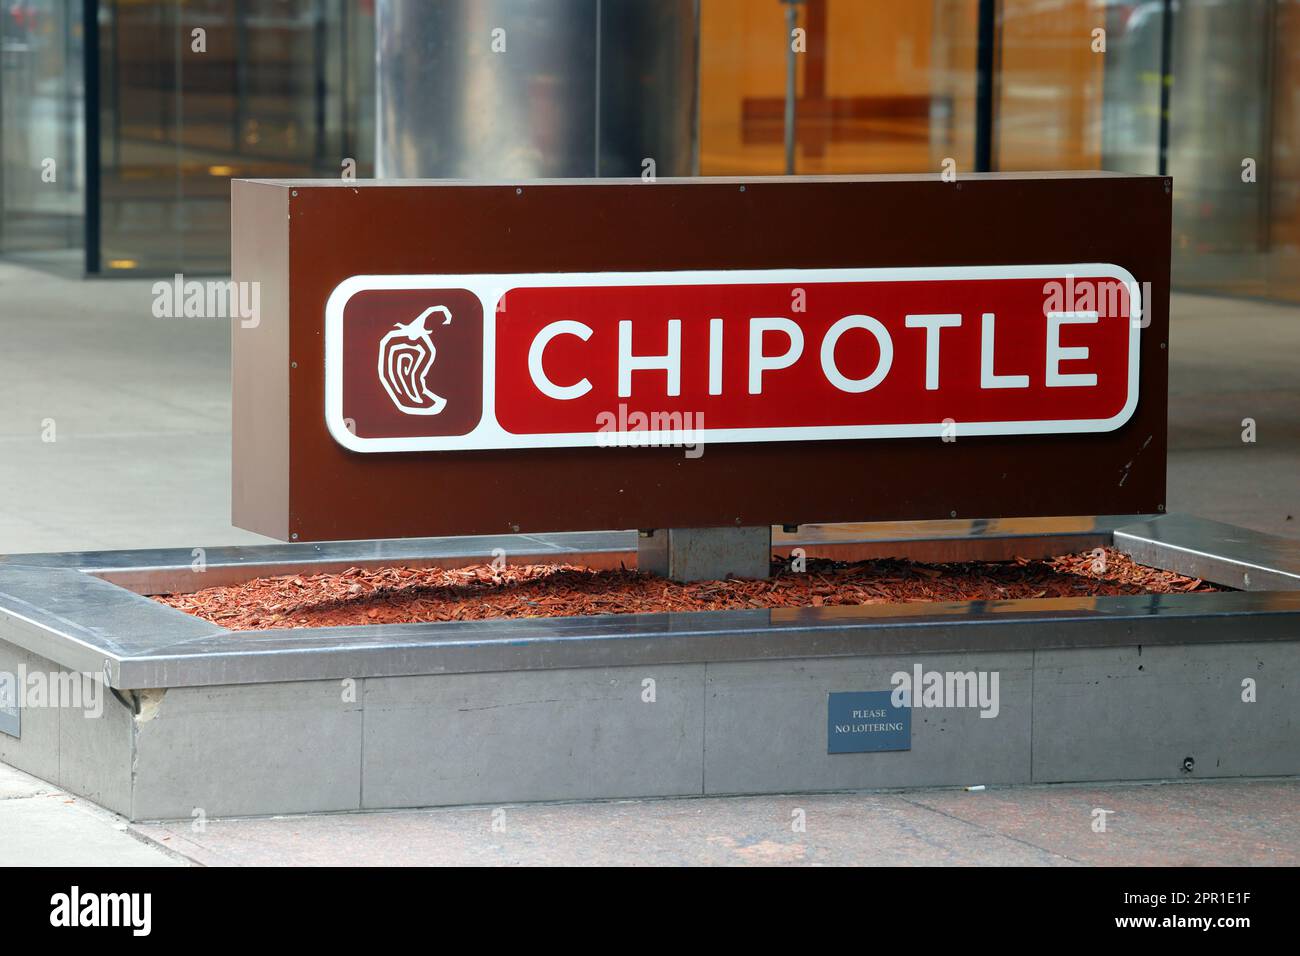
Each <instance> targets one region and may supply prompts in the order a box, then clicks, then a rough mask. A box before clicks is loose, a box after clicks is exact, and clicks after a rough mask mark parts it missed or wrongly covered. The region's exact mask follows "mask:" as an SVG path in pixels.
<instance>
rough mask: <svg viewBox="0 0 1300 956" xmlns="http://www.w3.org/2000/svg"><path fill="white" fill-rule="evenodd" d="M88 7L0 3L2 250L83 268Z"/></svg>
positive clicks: (24, 0) (40, 1)
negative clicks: (79, 252) (84, 10)
mask: <svg viewBox="0 0 1300 956" xmlns="http://www.w3.org/2000/svg"><path fill="white" fill-rule="evenodd" d="M80 17H81V4H80V3H69V2H67V0H0V252H4V253H6V254H8V255H21V256H22V257H24V258H26V259H34V260H35V261H39V262H47V263H68V264H71V265H72V266H73V267H76V266H78V265H79V261H78V259H77V258H76V249H77V248H79V247H80V245H81V241H82V235H83V229H84V219H83V216H84V209H85V184H84V180H83V168H82V157H83V153H82V150H83V147H84V143H83V136H84V130H85V122H84V106H85V97H84V95H83V91H82V56H81V19H80Z"/></svg>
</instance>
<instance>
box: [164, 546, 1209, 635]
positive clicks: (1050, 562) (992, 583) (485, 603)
mask: <svg viewBox="0 0 1300 956" xmlns="http://www.w3.org/2000/svg"><path fill="white" fill-rule="evenodd" d="M1104 553H1105V558H1104V566H1103V562H1102V561H1101V560H1099V557H1098V553H1097V552H1086V553H1083V554H1070V555H1063V556H1061V557H1057V558H1048V559H1044V560H1028V559H1024V558H1017V559H1016V560H1014V561H997V562H994V561H978V562H964V563H960V564H917V563H914V562H911V561H902V560H894V559H878V560H873V561H859V562H854V563H844V562H837V561H830V560H825V559H817V558H810V559H809V560H808V563H807V570H806V571H792V570H790V569H789V564H788V562H776V561H774V562H773V565H772V569H773V575H774V576H773V577H772V579H771V580H767V581H752V580H729V581H702V582H697V583H695V584H674V583H673V582H671V581H667V580H665V579H663V578H659V577H655V576H653V575H650V574H641V573H640V572H637V571H629V570H626V569H623V570H618V571H592V570H590V569H587V568H579V567H574V566H572V565H553V564H527V565H507V566H506V567H504V568H501V569H499V570H497V569H494V568H492V567H491V566H490V565H485V564H479V565H474V566H472V567H465V568H454V569H450V570H445V569H442V568H375V569H373V570H364V569H362V568H349V569H348V570H346V571H343V572H341V573H337V574H313V575H285V576H282V577H273V578H258V579H256V580H253V581H248V582H246V583H244V584H238V585H232V586H230V587H215V588H207V589H205V590H202V591H196V592H194V593H193V594H172V595H162V596H159V597H157V598H156V600H158V601H161V602H162V603H163V604H168V605H170V606H172V607H174V608H179V609H180V610H182V611H185V612H186V613H189V614H193V615H195V616H197V617H201V618H204V619H205V620H208V621H212V622H213V623H214V624H220V625H221V626H222V627H226V628H229V629H230V630H232V631H247V630H260V629H263V628H271V627H332V626H336V625H342V624H398V623H414V622H417V621H478V620H484V619H487V618H521V617H559V616H566V615H581V614H636V613H655V612H661V611H723V610H732V609H735V608H777V607H785V608H791V607H830V606H834V605H861V604H897V603H908V602H916V601H978V600H983V601H996V600H1007V599H1010V598H1044V597H1095V596H1100V595H1116V594H1170V593H1182V592H1188V591H1198V592H1204V591H1217V590H1221V589H1220V588H1218V587H1216V586H1214V585H1212V584H1207V583H1205V582H1204V581H1201V580H1200V579H1197V578H1187V577H1183V576H1182V575H1178V574H1174V573H1172V572H1170V571H1161V570H1157V569H1155V568H1148V567H1143V566H1142V565H1139V564H1135V563H1134V562H1133V561H1132V560H1130V559H1129V558H1128V557H1126V556H1124V555H1123V554H1120V553H1119V552H1118V551H1114V550H1111V549H1106V550H1105V552H1104Z"/></svg>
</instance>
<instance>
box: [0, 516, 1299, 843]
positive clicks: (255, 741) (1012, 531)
mask: <svg viewBox="0 0 1300 956" xmlns="http://www.w3.org/2000/svg"><path fill="white" fill-rule="evenodd" d="M1087 520H1088V521H1089V522H1092V524H1091V525H1090V526H1089V527H1087V528H1084V527H1083V526H1081V525H1068V526H1064V527H1063V528H1060V529H1057V530H1051V529H1048V528H1044V527H1042V526H1039V527H1038V528H1037V530H1035V531H1033V532H1032V533H1028V534H1025V533H1021V531H1018V530H1017V529H1016V528H1015V527H1014V525H1015V523H1011V522H1002V523H990V524H989V526H988V527H985V528H983V529H981V530H979V531H972V529H970V528H969V527H967V528H962V527H947V526H948V525H949V523H946V522H945V523H944V526H935V527H929V528H924V529H917V528H911V529H900V528H899V527H898V526H875V527H874V528H873V527H869V526H856V527H854V528H852V529H846V528H843V527H840V528H830V527H828V528H820V529H819V528H808V529H804V531H803V538H802V539H801V543H802V545H803V546H805V547H806V548H807V550H808V551H809V553H810V554H818V553H823V554H836V553H838V554H841V555H845V554H857V553H862V552H863V551H864V550H865V551H870V550H871V549H876V551H875V553H890V552H899V551H902V552H907V551H909V549H910V551H911V553H912V554H915V555H918V556H919V555H924V554H927V553H940V554H951V553H954V551H959V550H961V549H962V548H964V549H965V551H966V553H967V554H969V555H970V556H971V557H987V556H990V555H991V554H996V553H998V552H999V550H1000V549H1005V548H1008V547H1010V548H1012V549H1013V551H1014V550H1018V551H1020V552H1022V553H1034V549H1038V551H1039V553H1044V550H1045V551H1052V550H1056V551H1061V550H1068V549H1070V548H1073V547H1076V546H1079V547H1086V546H1091V545H1089V544H1080V542H1081V541H1084V540H1091V541H1096V542H1097V543H1098V544H1103V543H1104V544H1112V543H1113V544H1114V545H1116V546H1117V547H1120V548H1121V549H1122V550H1126V551H1129V552H1130V553H1133V554H1134V555H1135V556H1140V558H1139V559H1140V560H1143V561H1145V562H1147V563H1154V564H1159V565H1161V566H1165V567H1170V568H1171V569H1172V570H1177V571H1180V572H1181V573H1196V574H1199V575H1200V576H1202V577H1205V578H1206V579H1207V580H1212V581H1216V582H1217V583H1222V584H1227V585H1230V586H1234V587H1242V586H1243V584H1245V585H1246V586H1247V587H1268V588H1270V590H1247V591H1242V592H1232V593H1222V594H1200V595H1192V594H1188V595H1161V596H1144V597H1116V598H1100V599H1054V600H1048V599H1042V600H1037V601H1007V602H1000V603H998V604H997V605H990V604H981V605H975V604H968V605H960V604H942V605H906V606H895V607H866V608H820V609H810V610H798V611H727V612H715V613H706V614H680V615H644V616H627V617H594V618H565V619H547V620H526V621H485V622H474V623H467V624H418V625H385V626H372V627H365V628H326V629H309V630H299V631H259V632H245V633H240V634H232V633H231V632H229V631H224V630H222V629H221V628H217V627H215V626H213V625H211V624H207V623H206V622H203V621H199V620H196V619H194V618H191V617H188V616H186V615H183V614H180V613H179V612H176V611H173V610H172V609H170V608H166V607H163V606H161V605H159V604H157V603H156V602H152V601H149V600H147V599H145V598H143V597H141V595H140V593H137V592H144V593H148V592H149V591H150V590H151V589H155V588H156V589H158V590H164V589H174V588H175V582H176V580H177V579H178V576H180V577H183V576H184V575H185V574H186V573H188V574H194V572H192V571H188V568H189V566H190V562H191V560H192V559H191V557H190V553H189V552H177V553H175V554H167V553H158V552H155V553H153V554H152V555H147V556H146V555H144V554H141V553H138V552H135V553H132V552H113V553H108V554H100V555H94V554H87V555H46V556H32V555H28V556H21V557H16V558H9V559H4V560H3V561H2V562H0V672H9V673H15V674H16V673H20V672H21V673H26V674H29V675H30V674H44V675H59V674H63V675H68V679H69V680H71V679H72V678H73V675H76V676H78V677H81V678H82V679H85V678H84V675H86V674H93V675H96V678H95V679H96V680H102V681H106V683H107V687H108V688H110V689H111V692H110V693H107V694H104V695H103V697H102V708H101V712H100V713H99V714H98V715H97V716H87V714H86V712H85V708H80V709H79V708H76V707H68V706H44V705H42V706H33V705H28V706H25V707H23V708H21V712H20V714H19V715H18V726H17V728H11V729H17V730H18V736H14V735H13V734H12V733H6V732H0V760H3V761H5V762H7V763H10V764H13V765H14V766H17V767H19V768H20V769H23V770H26V771H28V772H30V773H33V774H36V775H37V776H41V777H45V778H46V779H49V780H51V781H53V782H55V783H57V784H58V785H59V786H60V787H63V788H65V789H67V790H69V791H71V792H74V793H78V794H81V795H83V796H85V797H87V798H89V799H91V800H94V801H95V802H97V803H100V804H102V805H104V806H107V807H109V808H110V809H113V810H115V811H117V812H119V813H122V814H124V815H125V816H127V817H129V818H131V819H135V820H139V819H161V818H187V817H190V816H192V815H195V814H196V813H199V812H201V813H202V814H205V815H208V816H228V815H258V814H283V813H304V812H316V811H339V810H366V809H385V808H396V807H418V806H433V805H449V804H498V803H515V802H523V801H535V800H570V799H572V800H582V799H600V798H612V797H652V796H689V795H701V794H708V795H716V794H733V793H778V792H779V793H789V792H800V791H818V790H842V789H875V788H893V787H924V786H952V785H971V784H1026V783H1055V782H1066V781H1099V780H1154V779H1173V778H1178V777H1187V776H1206V777H1234V776H1267V775H1289V774H1296V773H1300V726H1298V721H1300V716H1298V715H1297V710H1296V708H1295V706H1294V701H1295V694H1296V687H1297V683H1298V682H1300V590H1297V588H1300V553H1298V552H1300V549H1297V547H1296V545H1295V544H1294V543H1291V542H1287V541H1282V540H1279V539H1274V538H1268V537H1265V536H1260V535H1254V534H1251V533H1248V532H1243V531H1240V530H1239V529H1232V528H1227V527H1226V526H1222V525H1214V524H1212V523H1208V522H1199V521H1195V520H1193V519H1186V518H1178V517H1168V518H1157V519H1154V520H1151V521H1142V522H1137V523H1134V524H1126V522H1128V521H1130V520H1131V519H1087ZM958 524H959V523H957V522H953V523H951V525H953V526H956V525H958ZM787 537H788V536H787ZM575 539H576V540H575ZM1065 540H1068V541H1069V542H1070V543H1069V544H1068V545H1065V546H1062V542H1063V541H1065ZM501 542H507V543H505V544H502V543H501ZM789 543H800V542H789V541H783V540H782V536H781V535H777V543H776V547H777V548H778V549H779V548H783V547H785V546H786V545H787V544H789ZM498 546H504V547H506V548H507V553H508V554H511V555H523V554H526V553H527V554H532V555H537V554H540V555H543V556H544V555H552V556H554V557H557V558H558V557H565V558H566V559H569V560H574V559H575V557H576V558H577V559H579V560H588V561H596V560H599V559H600V558H601V556H605V557H610V556H615V555H620V554H623V553H625V552H634V551H635V546H636V545H635V536H634V534H632V533H611V534H609V535H581V536H561V535H554V536H545V537H539V538H524V537H518V538H506V539H460V540H455V541H426V542H401V543H396V542H394V543H378V542H364V543H354V544H348V545H331V546H285V547H273V548H266V549H260V548H251V549H228V550H223V551H218V550H216V549H214V550H213V551H211V552H209V555H208V565H207V570H206V571H204V572H203V573H204V574H205V575H209V577H205V578H204V579H203V580H202V581H201V582H200V583H199V584H195V583H194V581H193V580H191V581H190V583H189V586H190V587H194V586H201V585H205V584H213V583H217V582H218V580H221V579H227V580H236V579H239V577H241V576H242V577H243V578H251V577H254V576H257V575H260V574H265V573H274V572H272V571H269V570H268V569H270V568H280V567H285V566H291V567H294V568H297V569H303V568H307V567H310V568H323V567H326V566H332V564H339V563H342V564H343V566H346V565H347V564H348V563H351V564H358V563H372V564H378V563H385V562H392V561H409V560H411V559H412V557H413V556H414V555H415V554H416V553H418V554H419V555H420V557H421V559H422V560H427V561H430V562H434V561H438V562H445V563H465V562H466V561H470V560H474V559H475V558H477V557H479V556H481V555H482V554H484V553H486V554H490V553H491V550H492V548H494V547H498ZM530 549H531V550H530ZM837 549H838V550H837ZM854 549H857V550H854ZM927 549H929V552H927ZM1153 555H1154V556H1157V557H1159V558H1160V560H1153ZM521 559H522V558H521ZM1193 566H1195V567H1196V568H1197V569H1199V570H1189V569H1190V568H1192V567H1193ZM1244 576H1249V578H1250V581H1249V583H1246V582H1244V581H1243V580H1242V579H1243V577H1244ZM160 582H167V587H166V588H163V587H160V586H159V583H160ZM918 664H919V665H921V666H922V667H923V669H924V670H926V671H940V672H972V671H973V672H986V673H997V674H998V677H999V685H998V686H999V695H998V707H997V716H996V717H994V718H985V717H981V716H980V711H979V709H977V708H975V707H946V708H927V707H916V706H914V707H913V709H912V719H911V749H910V750H905V751H894V752H881V753H849V754H828V753H827V732H828V731H827V706H828V704H827V698H828V695H829V694H830V693H833V692H841V691H872V690H888V689H889V688H890V686H891V683H890V679H891V675H892V674H894V673H895V672H898V671H905V672H910V671H912V670H913V668H914V667H915V666H916V665H918ZM1247 680H1249V681H1252V682H1253V684H1252V685H1251V688H1252V691H1251V693H1246V688H1245V686H1244V684H1243V682H1245V681H1247ZM55 682H57V677H56V678H55ZM1251 694H1253V697H1254V699H1253V701H1247V700H1244V699H1243V697H1244V696H1251Z"/></svg>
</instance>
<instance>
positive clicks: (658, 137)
mask: <svg viewBox="0 0 1300 956" xmlns="http://www.w3.org/2000/svg"><path fill="white" fill-rule="evenodd" d="M376 34H377V35H376V50H377V52H376V88H377V91H378V92H377V103H376V131H375V138H376V144H375V170H376V173H375V174H376V176H377V177H379V178H397V179H409V178H425V177H428V178H437V177H449V178H464V179H523V178H532V177H569V176H640V175H642V172H643V170H644V169H646V168H647V165H646V164H645V160H647V159H649V160H653V161H654V173H655V175H657V176H689V175H693V174H694V173H695V172H696V126H697V123H696V88H697V83H698V5H697V2H696V0H549V2H547V3H544V4H543V3H536V2H530V0H443V2H440V3H437V4H431V3H428V2H427V0H379V3H378V7H377V10H376Z"/></svg>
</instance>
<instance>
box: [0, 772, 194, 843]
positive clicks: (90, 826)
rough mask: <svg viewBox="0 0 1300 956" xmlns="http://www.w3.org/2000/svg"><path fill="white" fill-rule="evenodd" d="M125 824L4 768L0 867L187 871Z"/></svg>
mask: <svg viewBox="0 0 1300 956" xmlns="http://www.w3.org/2000/svg"><path fill="white" fill-rule="evenodd" d="M187 862H188V861H186V860H184V859H182V858H181V857H180V856H179V855H177V854H175V853H171V852H169V851H167V850H164V849H162V848H161V847H159V846H157V845H155V844H154V843H153V842H151V841H150V840H147V839H145V838H143V837H141V836H139V835H138V834H136V833H134V832H132V830H131V829H130V827H129V826H128V825H127V823H126V821H125V820H123V819H122V818H121V817H119V816H117V815H116V814H113V813H110V812H109V811H107V810H104V809H103V808H101V807H97V806H95V804H93V803H90V802H88V801H86V800H84V799H82V798H81V797H74V796H73V795H72V794H68V793H64V792H62V791H61V790H59V789H58V788H57V787H55V786H54V785H53V784H48V783H46V782H45V781H44V780H38V779H37V778H36V777H33V776H31V775H30V774H25V773H23V772H22V771H21V770H15V769H14V768H13V767H10V766H9V765H8V764H3V763H0V866H184V865H185V864H186V863H187Z"/></svg>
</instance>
